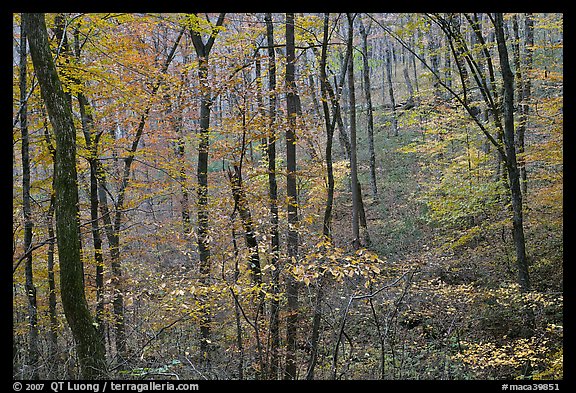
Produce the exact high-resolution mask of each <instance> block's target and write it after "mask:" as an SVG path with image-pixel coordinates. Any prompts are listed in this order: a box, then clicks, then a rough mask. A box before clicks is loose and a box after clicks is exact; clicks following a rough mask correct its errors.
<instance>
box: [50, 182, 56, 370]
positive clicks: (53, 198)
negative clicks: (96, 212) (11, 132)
mask: <svg viewBox="0 0 576 393" xmlns="http://www.w3.org/2000/svg"><path fill="white" fill-rule="evenodd" d="M55 201H56V195H55V194H54V192H52V195H51V196H50V206H49V208H48V214H47V216H48V220H47V221H48V223H47V226H48V238H49V239H50V241H49V242H48V255H47V270H48V291H49V292H48V315H49V318H50V327H49V330H48V358H49V361H50V362H51V364H53V365H57V364H58V315H57V311H56V281H55V279H54V278H55V277H54V245H55V241H54V239H55V235H54V223H53V221H54V204H55ZM48 377H49V378H54V375H51V374H48Z"/></svg>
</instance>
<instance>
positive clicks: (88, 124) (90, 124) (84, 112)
mask: <svg viewBox="0 0 576 393" xmlns="http://www.w3.org/2000/svg"><path fill="white" fill-rule="evenodd" d="M74 52H75V56H76V59H77V61H79V60H80V53H81V48H80V37H79V31H78V29H75V30H74ZM75 82H76V83H78V84H81V83H82V81H79V80H76V81H75ZM77 99H78V106H79V109H80V119H81V124H82V131H83V134H84V139H85V141H86V147H87V149H88V150H89V151H90V154H89V155H88V164H89V169H90V225H91V230H92V239H93V242H94V261H95V262H96V280H95V281H96V282H95V283H96V315H95V320H96V324H97V325H98V332H99V333H100V335H101V336H102V341H104V331H105V323H106V322H105V319H104V267H105V266H104V258H103V252H102V236H101V231H100V226H99V224H98V210H99V206H98V204H99V201H98V165H99V161H98V143H99V138H100V134H96V135H93V132H92V131H93V129H94V119H93V117H92V112H91V108H90V104H89V102H88V98H86V96H85V95H84V93H82V92H78V94H77Z"/></svg>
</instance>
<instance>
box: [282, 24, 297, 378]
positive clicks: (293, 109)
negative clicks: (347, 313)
mask: <svg viewBox="0 0 576 393" xmlns="http://www.w3.org/2000/svg"><path fill="white" fill-rule="evenodd" d="M295 62H296V51H295V44H294V14H293V13H287V14H286V100H287V116H288V127H287V129H286V169H287V174H286V199H287V204H288V238H287V245H288V259H289V261H290V262H291V263H296V262H297V260H298V228H297V226H298V193H297V188H296V117H297V104H298V103H297V97H296V80H295ZM286 281H287V290H286V297H287V299H288V305H287V313H288V315H287V317H286V368H285V371H284V379H296V377H297V376H296V364H297V363H296V349H297V341H296V334H297V322H298V283H297V281H296V280H295V278H294V277H293V276H291V275H290V274H289V275H288V276H287V278H286Z"/></svg>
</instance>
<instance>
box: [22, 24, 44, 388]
mask: <svg viewBox="0 0 576 393" xmlns="http://www.w3.org/2000/svg"><path fill="white" fill-rule="evenodd" d="M26 45H27V39H26V30H25V28H24V24H22V25H21V26H20V54H19V55H20V76H19V78H20V130H21V133H22V151H21V153H22V202H23V208H22V211H23V214H24V250H26V251H28V250H30V251H29V252H28V253H27V256H26V265H25V275H26V295H27V298H28V366H29V367H30V379H33V380H37V379H39V372H38V368H39V364H38V360H39V357H40V353H39V350H38V308H37V303H36V286H35V285H34V271H33V259H32V250H31V248H32V229H33V227H34V223H33V222H32V209H31V206H30V199H31V196H30V138H29V135H28V104H27V100H26V90H27V87H26V86H27V83H26V79H27V66H26V61H27V50H26Z"/></svg>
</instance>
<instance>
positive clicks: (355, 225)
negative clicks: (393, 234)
mask: <svg viewBox="0 0 576 393" xmlns="http://www.w3.org/2000/svg"><path fill="white" fill-rule="evenodd" d="M346 17H347V18H348V40H347V48H348V50H349V51H350V53H352V43H353V39H354V36H353V34H354V18H355V17H356V14H351V13H347V14H346ZM348 99H349V106H350V181H351V183H352V236H353V239H352V245H353V246H354V248H355V249H359V248H360V247H361V246H362V243H361V240H360V195H359V193H358V190H359V189H358V187H357V186H356V185H357V184H358V161H357V152H356V92H355V88H354V56H351V57H350V60H349V61H348Z"/></svg>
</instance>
